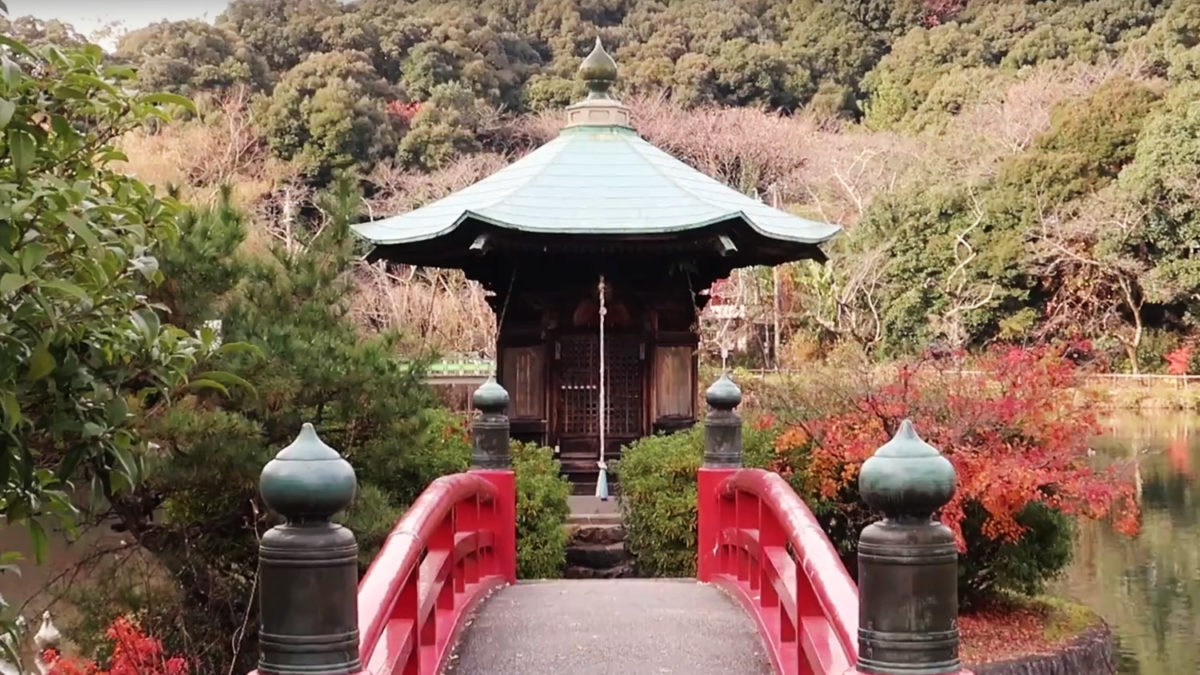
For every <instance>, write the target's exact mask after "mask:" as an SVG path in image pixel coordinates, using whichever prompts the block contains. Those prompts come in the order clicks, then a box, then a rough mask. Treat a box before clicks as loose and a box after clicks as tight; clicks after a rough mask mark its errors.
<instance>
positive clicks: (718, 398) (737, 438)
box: [704, 375, 742, 468]
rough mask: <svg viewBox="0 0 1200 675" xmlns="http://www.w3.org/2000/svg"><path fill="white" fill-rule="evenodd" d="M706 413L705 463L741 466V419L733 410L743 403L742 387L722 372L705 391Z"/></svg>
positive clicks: (705, 464) (720, 466) (707, 465)
mask: <svg viewBox="0 0 1200 675" xmlns="http://www.w3.org/2000/svg"><path fill="white" fill-rule="evenodd" d="M704 399H705V400H706V401H708V406H709V408H708V416H707V417H706V418H705V419H704V466H706V467H713V468H730V467H740V466H741V465H742V419H741V418H740V417H738V414H737V413H735V412H734V411H733V409H734V408H736V407H737V406H738V404H739V403H741V402H742V390H741V389H739V388H738V386H737V385H736V384H734V383H733V380H731V379H729V375H722V376H721V377H719V378H717V381H716V382H713V383H712V385H711V386H710V387H709V388H708V391H705V392H704Z"/></svg>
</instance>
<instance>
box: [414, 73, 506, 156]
mask: <svg viewBox="0 0 1200 675" xmlns="http://www.w3.org/2000/svg"><path fill="white" fill-rule="evenodd" d="M486 114H487V111H486V110H485V108H484V106H483V104H482V103H481V102H480V101H478V100H476V99H475V96H474V95H472V94H471V92H470V91H469V90H468V89H467V88H466V87H464V86H462V85H461V84H458V83H457V82H452V83H449V84H443V85H439V86H438V87H436V88H435V89H434V90H433V93H432V94H431V95H430V96H429V100H427V101H425V102H424V103H422V104H421V110H420V111H419V112H418V113H417V114H416V115H415V116H414V117H413V121H412V129H411V130H409V132H408V134H406V135H405V136H404V140H403V141H401V143H400V158H401V159H402V160H403V161H404V162H406V163H409V164H413V165H416V166H419V167H422V168H425V169H437V168H439V167H443V166H445V165H447V164H448V163H450V162H451V161H452V160H454V159H455V158H456V157H458V156H460V155H463V154H467V153H470V152H474V151H477V150H479V148H480V143H479V133H480V131H481V130H482V125H483V121H484V119H485V116H486Z"/></svg>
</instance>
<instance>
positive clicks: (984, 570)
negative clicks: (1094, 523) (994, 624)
mask: <svg viewBox="0 0 1200 675" xmlns="http://www.w3.org/2000/svg"><path fill="white" fill-rule="evenodd" d="M985 515H986V514H985V513H984V510H983V507H981V506H979V505H978V504H975V503H972V504H970V505H969V506H968V507H967V517H966V519H965V520H964V521H963V524H962V527H963V537H964V538H965V539H966V540H967V551H968V554H967V555H960V556H959V557H958V586H959V597H960V598H961V600H962V602H963V604H964V605H968V604H971V602H973V601H975V600H976V599H979V598H984V597H989V596H993V595H995V594H996V593H997V592H998V591H1013V592H1016V593H1021V594H1024V595H1036V594H1038V593H1041V592H1042V591H1044V590H1045V587H1046V582H1047V581H1049V580H1051V579H1053V578H1054V577H1055V576H1057V575H1058V574H1059V573H1060V572H1062V570H1063V569H1064V568H1066V566H1067V564H1068V563H1070V562H1071V549H1072V546H1073V545H1074V542H1075V521H1074V520H1073V519H1072V518H1071V517H1070V516H1068V515H1066V514H1064V513H1063V512H1061V511H1059V510H1057V509H1052V508H1050V507H1048V506H1045V505H1044V504H1041V503H1039V502H1030V503H1029V504H1028V505H1027V506H1026V507H1025V508H1024V509H1023V510H1022V511H1021V513H1020V514H1018V516H1017V522H1018V523H1020V524H1021V525H1022V526H1023V527H1025V528H1026V530H1025V533H1024V534H1023V535H1022V536H1021V538H1020V539H1018V540H1016V541H1012V542H1006V541H996V540H993V539H991V538H989V537H986V536H984V534H983V521H984V518H985Z"/></svg>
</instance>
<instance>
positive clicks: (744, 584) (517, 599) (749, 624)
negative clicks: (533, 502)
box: [257, 377, 965, 675]
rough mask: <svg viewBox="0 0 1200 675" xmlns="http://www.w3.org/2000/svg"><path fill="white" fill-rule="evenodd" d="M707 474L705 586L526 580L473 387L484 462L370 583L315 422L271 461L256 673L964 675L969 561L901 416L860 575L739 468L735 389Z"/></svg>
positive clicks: (436, 501) (947, 475)
mask: <svg viewBox="0 0 1200 675" xmlns="http://www.w3.org/2000/svg"><path fill="white" fill-rule="evenodd" d="M706 398H707V401H708V403H709V413H708V415H707V417H706V419H705V427H706V448H705V456H704V464H703V466H702V467H701V468H700V469H699V473H698V476H697V487H698V489H697V513H698V537H697V539H698V550H697V563H698V564H697V570H698V573H697V578H696V579H692V580H684V579H673V580H667V579H617V580H569V581H522V582H520V583H518V582H517V578H516V482H515V477H514V475H513V472H512V469H511V468H510V466H509V462H508V422H507V418H506V417H505V410H506V408H507V404H508V397H507V394H505V392H504V390H503V389H501V388H500V387H499V386H498V385H496V384H495V383H494V382H492V381H489V382H488V383H487V384H485V385H484V386H483V387H481V388H480V390H479V391H478V392H476V395H475V405H476V408H477V409H478V410H479V411H480V413H479V415H477V417H476V419H475V422H474V424H473V428H472V433H473V437H474V438H473V441H474V451H473V455H472V466H473V467H474V468H472V470H471V471H469V472H467V473H461V474H455V475H450V476H443V477H441V478H438V479H437V480H435V481H433V483H431V484H430V485H429V486H428V488H427V489H426V490H425V492H424V493H423V494H422V495H421V496H420V498H419V499H417V501H416V502H415V503H414V504H413V505H412V507H411V508H410V509H409V510H408V512H407V513H406V514H405V515H404V517H403V518H402V519H401V520H400V522H399V523H397V524H396V526H395V528H394V530H393V531H392V532H391V534H390V535H389V536H388V538H387V540H386V542H385V543H384V545H383V547H382V549H381V550H380V552H379V554H378V555H377V556H376V558H375V559H374V561H373V562H372V563H371V565H370V568H369V569H368V571H367V573H366V574H365V576H363V577H362V579H361V580H359V579H358V574H357V563H356V561H357V546H356V543H355V539H354V536H353V534H352V533H350V532H349V530H347V529H345V528H343V527H341V526H338V525H335V524H332V523H331V521H330V519H331V518H332V517H333V516H334V515H335V514H336V513H337V512H338V511H339V510H341V509H342V508H344V507H345V506H346V505H347V504H348V503H349V502H350V501H351V499H352V498H353V495H354V490H355V479H354V471H353V469H352V468H351V467H350V465H349V464H348V463H347V462H346V461H345V460H343V459H342V458H341V457H340V456H339V455H338V453H337V452H336V451H334V450H333V449H331V448H329V447H328V446H326V445H325V444H324V443H322V442H321V441H320V439H318V438H317V435H316V432H315V430H314V429H313V428H312V427H311V425H305V427H304V429H303V431H302V432H301V434H300V436H299V438H297V440H296V442H295V443H293V444H292V445H290V446H288V447H287V448H285V449H284V450H283V451H281V452H280V453H279V455H278V456H277V457H276V458H275V459H274V460H272V462H270V463H269V464H268V465H267V467H266V468H265V469H264V470H263V477H262V483H261V489H262V495H263V499H264V500H265V501H266V503H267V504H268V505H269V506H270V507H272V508H273V509H274V510H276V511H277V512H278V513H280V514H281V515H282V516H284V518H285V519H286V522H285V523H284V524H283V525H280V526H277V527H275V528H272V529H271V530H270V531H269V532H268V533H267V534H266V535H264V537H263V540H262V544H261V549H260V603H261V632H260V645H261V646H260V659H259V668H258V671H257V672H258V673H259V674H260V675H301V674H305V675H312V674H315V673H317V674H321V675H355V674H364V675H365V674H369V675H435V674H437V673H443V672H446V673H462V674H463V675H473V674H476V673H478V674H487V675H510V674H511V675H516V674H521V675H542V674H547V675H548V674H550V673H554V674H560V673H562V674H571V675H575V674H589V673H596V674H603V673H647V674H650V673H695V674H708V673H728V674H739V675H740V674H746V675H751V674H755V673H783V674H786V675H794V674H796V675H798V674H813V675H859V674H863V675H866V674H877V675H902V674H908V675H916V674H918V673H919V674H922V675H936V674H942V673H945V674H950V673H965V671H963V670H962V668H961V666H960V665H959V660H958V631H957V627H956V623H957V609H958V608H957V596H956V590H955V588H956V586H955V584H956V565H957V559H956V553H955V547H954V540H953V537H952V536H951V534H950V532H949V530H948V529H947V528H945V527H944V526H942V525H941V524H939V523H937V522H936V521H934V520H933V519H932V517H931V514H932V513H933V512H934V511H935V510H936V509H937V508H938V507H940V506H941V505H942V504H944V503H945V502H946V501H947V500H948V499H949V498H950V496H951V495H952V493H953V490H954V472H953V468H952V467H951V465H950V463H949V462H948V461H947V460H946V459H945V458H944V457H942V456H941V455H940V454H939V453H938V452H937V451H936V450H935V449H933V448H932V447H930V446H929V445H927V444H925V443H924V442H922V441H921V440H920V439H919V438H918V437H917V436H916V434H915V432H914V431H913V429H912V426H911V425H910V424H909V423H907V422H906V423H905V424H904V425H903V427H902V428H901V429H900V431H899V433H897V435H896V438H894V439H893V440H892V441H891V442H889V443H888V444H886V445H885V446H883V447H882V448H880V449H879V451H877V452H876V454H875V456H874V457H872V458H871V459H870V460H868V462H867V463H866V464H864V465H863V468H862V471H861V475H860V485H859V486H860V492H861V493H862V495H863V497H864V499H865V500H866V501H867V502H868V503H869V504H870V505H871V506H873V507H875V508H877V509H878V510H880V511H882V512H883V513H884V514H885V517H884V518H883V519H882V520H880V521H879V522H878V523H875V524H873V525H871V526H869V527H867V528H866V529H865V530H864V531H863V533H862V536H861V538H860V542H859V554H858V559H859V574H858V580H859V584H858V585H857V586H856V585H855V583H854V581H853V580H852V579H851V577H850V575H849V574H848V573H847V571H846V569H845V568H844V567H843V565H842V562H841V560H840V558H839V556H838V555H837V551H836V550H835V549H834V547H833V545H832V544H831V543H830V541H829V539H828V537H826V535H825V533H824V532H823V531H822V530H821V528H820V527H819V525H818V523H817V521H816V519H815V518H814V517H813V515H812V513H811V512H810V511H809V509H808V508H807V507H806V506H805V504H804V502H803V501H801V499H800V498H799V497H798V496H797V495H796V493H795V492H794V491H793V490H792V488H791V487H790V486H789V485H788V484H787V482H786V481H784V480H783V479H782V478H781V477H780V476H779V475H777V474H774V473H771V472H768V471H763V470H760V469H745V468H741V466H740V464H741V420H740V419H739V418H738V416H737V415H736V414H735V412H734V409H735V408H736V406H737V404H738V403H739V402H740V392H739V391H738V389H737V387H736V386H735V385H734V384H733V382H732V381H730V380H729V379H728V378H726V377H722V378H721V379H720V380H718V381H717V382H716V383H715V384H714V385H713V386H712V387H710V388H709V390H708V392H707V394H706Z"/></svg>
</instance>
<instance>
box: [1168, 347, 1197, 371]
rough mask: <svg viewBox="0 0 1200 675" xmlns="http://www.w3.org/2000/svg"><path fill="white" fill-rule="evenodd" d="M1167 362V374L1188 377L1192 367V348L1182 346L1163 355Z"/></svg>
mask: <svg viewBox="0 0 1200 675" xmlns="http://www.w3.org/2000/svg"><path fill="white" fill-rule="evenodd" d="M1163 358H1164V359H1166V361H1167V372H1168V373H1170V374H1171V375H1187V374H1188V371H1189V370H1191V367H1192V346H1191V345H1180V346H1179V347H1176V348H1175V349H1173V350H1171V351H1169V352H1167V353H1166V354H1164V355H1163Z"/></svg>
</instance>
